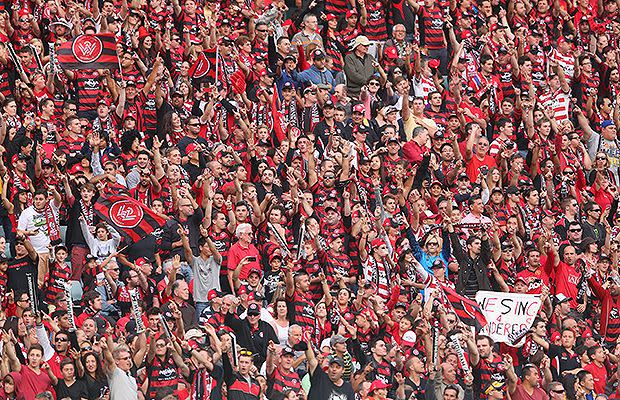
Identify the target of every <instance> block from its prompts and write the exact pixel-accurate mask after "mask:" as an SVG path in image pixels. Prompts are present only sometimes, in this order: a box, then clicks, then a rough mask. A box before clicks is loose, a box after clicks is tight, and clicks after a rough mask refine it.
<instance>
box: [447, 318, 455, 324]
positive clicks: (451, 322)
mask: <svg viewBox="0 0 620 400" xmlns="http://www.w3.org/2000/svg"><path fill="white" fill-rule="evenodd" d="M446 322H447V323H449V324H456V320H455V319H447V320H446Z"/></svg>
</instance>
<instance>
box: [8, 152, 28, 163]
mask: <svg viewBox="0 0 620 400" xmlns="http://www.w3.org/2000/svg"><path fill="white" fill-rule="evenodd" d="M27 159H28V156H27V155H25V154H22V153H19V154H14V155H13V157H11V162H13V163H15V162H17V160H27Z"/></svg>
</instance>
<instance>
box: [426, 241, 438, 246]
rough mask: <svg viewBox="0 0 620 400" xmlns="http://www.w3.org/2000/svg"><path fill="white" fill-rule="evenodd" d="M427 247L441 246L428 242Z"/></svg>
mask: <svg viewBox="0 0 620 400" xmlns="http://www.w3.org/2000/svg"><path fill="white" fill-rule="evenodd" d="M426 245H427V246H439V243H437V242H428V243H427V244H426Z"/></svg>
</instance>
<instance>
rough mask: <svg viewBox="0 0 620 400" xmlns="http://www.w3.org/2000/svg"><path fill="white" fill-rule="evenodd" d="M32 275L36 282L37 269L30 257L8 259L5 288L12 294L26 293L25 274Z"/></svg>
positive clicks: (26, 281)
mask: <svg viewBox="0 0 620 400" xmlns="http://www.w3.org/2000/svg"><path fill="white" fill-rule="evenodd" d="M28 273H31V274H33V277H34V280H35V282H36V280H37V267H36V264H35V263H34V262H33V261H32V259H31V258H30V256H26V257H21V258H12V259H9V266H8V269H7V271H6V274H7V279H8V283H7V288H8V289H9V290H13V292H26V293H27V292H28V280H27V279H26V278H27V277H26V274H28Z"/></svg>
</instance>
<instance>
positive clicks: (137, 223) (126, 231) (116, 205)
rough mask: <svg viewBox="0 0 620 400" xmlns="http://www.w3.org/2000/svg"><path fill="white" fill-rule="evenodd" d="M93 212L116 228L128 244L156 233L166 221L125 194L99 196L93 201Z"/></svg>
mask: <svg viewBox="0 0 620 400" xmlns="http://www.w3.org/2000/svg"><path fill="white" fill-rule="evenodd" d="M95 212H96V213H97V215H99V217H101V218H102V219H103V220H104V221H106V222H107V223H108V224H110V226H112V227H113V228H114V229H116V230H117V231H118V233H120V234H121V235H122V236H123V237H124V238H125V240H127V241H128V244H131V243H135V242H139V241H140V240H142V239H144V238H145V237H146V236H147V235H150V234H152V233H153V234H154V233H157V231H158V230H160V229H161V228H162V227H163V226H164V224H165V223H166V220H165V219H164V218H162V217H160V216H159V215H157V214H156V213H155V212H154V211H152V210H150V209H148V208H147V207H146V206H145V205H144V204H143V203H141V202H139V201H138V200H136V199H134V198H132V197H129V196H127V195H111V196H108V197H104V196H101V197H99V199H98V200H97V202H96V203H95Z"/></svg>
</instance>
